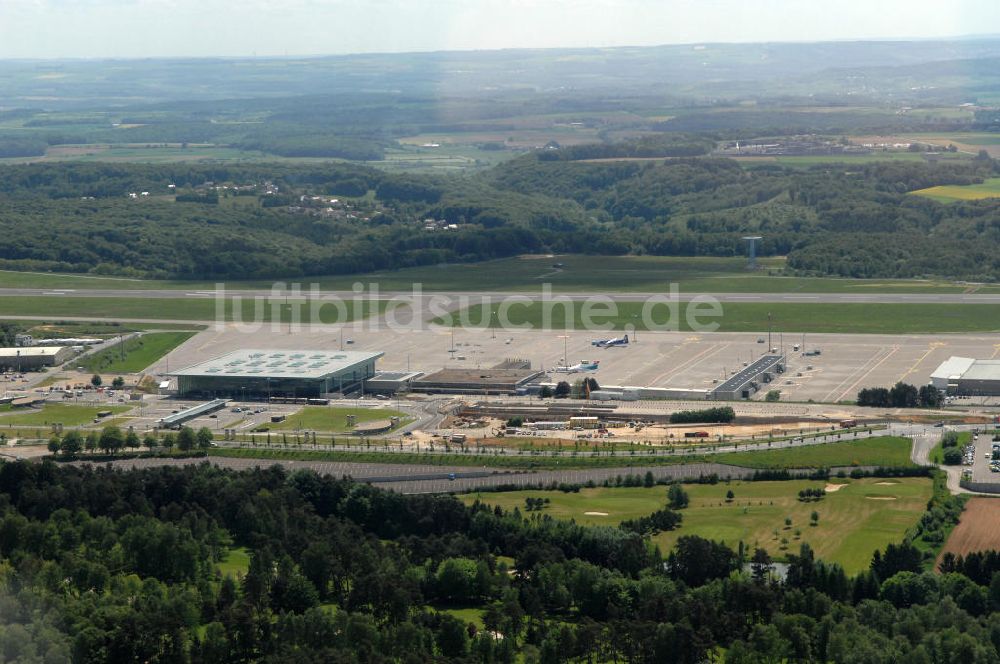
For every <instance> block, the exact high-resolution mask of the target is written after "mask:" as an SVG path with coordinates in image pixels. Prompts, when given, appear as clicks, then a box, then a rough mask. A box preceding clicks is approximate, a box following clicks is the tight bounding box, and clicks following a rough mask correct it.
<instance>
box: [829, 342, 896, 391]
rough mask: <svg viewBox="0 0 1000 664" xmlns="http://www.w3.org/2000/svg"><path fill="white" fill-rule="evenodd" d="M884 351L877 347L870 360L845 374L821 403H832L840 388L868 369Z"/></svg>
mask: <svg viewBox="0 0 1000 664" xmlns="http://www.w3.org/2000/svg"><path fill="white" fill-rule="evenodd" d="M885 350H886V349H885V348H884V347H879V349H878V350H877V351H875V354H874V355H872V356H871V357H870V358H868V359H867V360H866V361H865V362H864V364H862V365H861V366H860V367H858V368H857V369H854V370H853V371H851V372H850V373H849V374H847V378H845V379H844V380H842V381H840V383H839V384H838V385H837V387H835V388H833V389H832V390H830V392H829V393H827V395H826V396H825V397H823V399H822V400H823V401H833V400H834V399H833V396H834V395H835V394H836V393H837V392H838V391H839V390H840V388H842V387H843V386H844V385H845V384H846V383H847V381H849V380H851V379H852V378H854V376H856V375H857V374H858V373H859V372H861V371H864V370H865V369H866V368H867V367H868V365H869V364H871V363H872V362H874V361H875V360H877V359H878V358H879V356H880V355H882V353H884V352H885Z"/></svg>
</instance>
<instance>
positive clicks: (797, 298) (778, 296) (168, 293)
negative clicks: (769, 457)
mask: <svg viewBox="0 0 1000 664" xmlns="http://www.w3.org/2000/svg"><path fill="white" fill-rule="evenodd" d="M539 290H540V289H539ZM215 294H216V293H215V291H213V290H162V289H161V290H143V289H135V288H116V289H107V290H104V289H82V288H75V289H74V288H67V289H53V288H0V296H24V297H42V298H44V297H113V298H142V299H157V298H172V299H177V298H182V299H183V298H190V299H194V298H212V297H214V296H215ZM225 294H226V295H227V296H240V297H245V298H251V297H274V296H275V295H276V293H274V292H272V291H271V290H226V291H225ZM316 294H317V295H319V296H321V297H331V298H341V299H343V300H348V301H349V300H353V299H354V298H356V297H358V295H357V293H354V292H353V291H338V290H330V291H317V292H316ZM512 294H514V293H513V292H492V291H433V292H432V291H428V292H426V293H425V294H424V297H425V298H426V299H429V298H431V297H442V298H452V299H454V300H456V301H458V300H460V299H461V298H476V299H477V301H478V300H479V299H480V298H485V297H489V298H495V299H500V298H504V297H509V296H510V295H512ZM516 294H517V295H518V296H519V297H527V298H530V299H532V300H537V299H540V298H541V297H542V295H541V294H540V293H534V292H533V291H525V292H517V293H516ZM303 295H305V293H303ZM412 295H413V294H412V293H411V292H409V291H384V292H379V293H378V294H377V297H379V298H383V299H401V298H402V299H405V298H410V297H412ZM555 295H558V296H560V297H568V298H570V299H573V300H585V299H587V298H591V297H593V296H594V293H574V292H558V293H553V294H552V296H555ZM600 295H601V297H606V298H609V299H611V300H613V301H615V302H636V301H644V300H646V299H648V298H649V297H651V296H654V295H657V296H663V295H666V293H657V292H640V293H601V294H600ZM282 297H283V296H282ZM550 297H551V296H550ZM694 297H711V298H715V299H717V300H719V301H720V302H794V303H849V302H855V303H873V304H907V303H910V304H941V303H958V304H1000V294H978V293H694V292H692V293H681V294H680V295H679V296H678V298H679V299H680V300H681V301H687V300H690V299H692V298H694ZM36 318H37V316H36Z"/></svg>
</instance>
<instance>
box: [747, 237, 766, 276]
mask: <svg viewBox="0 0 1000 664" xmlns="http://www.w3.org/2000/svg"><path fill="white" fill-rule="evenodd" d="M763 239H764V238H762V237H761V236H760V235H748V236H747V237H745V238H743V241H744V242H746V243H747V269H748V270H756V269H757V243H758V242H760V241H761V240H763Z"/></svg>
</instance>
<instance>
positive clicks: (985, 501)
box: [938, 498, 1000, 563]
mask: <svg viewBox="0 0 1000 664" xmlns="http://www.w3.org/2000/svg"><path fill="white" fill-rule="evenodd" d="M996 549H1000V500H996V499H993V498H971V499H970V500H969V502H967V503H966V504H965V511H963V512H962V516H961V519H960V520H959V522H958V525H957V526H955V529H954V530H953V531H951V535H950V536H949V537H948V541H947V542H945V543H944V548H943V549H941V555H942V556H943V555H944V554H945V553H954V554H955V555H956V556H964V555H966V554H968V553H972V552H974V551H992V550H996ZM940 562H941V558H940V557H939V558H938V563H940Z"/></svg>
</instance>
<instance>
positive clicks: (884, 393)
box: [857, 382, 944, 408]
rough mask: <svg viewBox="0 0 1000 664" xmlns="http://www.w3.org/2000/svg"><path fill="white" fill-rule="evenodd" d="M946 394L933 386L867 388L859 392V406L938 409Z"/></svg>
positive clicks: (906, 384) (901, 384)
mask: <svg viewBox="0 0 1000 664" xmlns="http://www.w3.org/2000/svg"><path fill="white" fill-rule="evenodd" d="M943 403H944V393H943V392H941V390H939V389H937V388H936V387H934V386H933V385H921V386H920V387H919V388H918V387H916V386H915V385H910V384H908V383H903V382H898V383H896V384H895V385H893V386H892V387H891V388H889V387H865V388H862V389H861V390H859V391H858V397H857V404H858V405H859V406H870V407H872V408H938V407H940V406H941V404H943Z"/></svg>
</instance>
